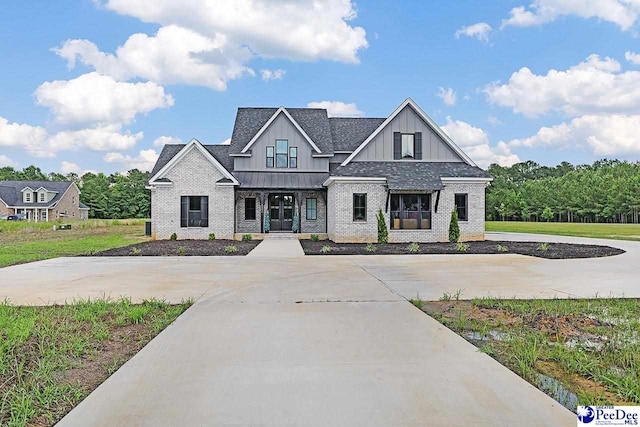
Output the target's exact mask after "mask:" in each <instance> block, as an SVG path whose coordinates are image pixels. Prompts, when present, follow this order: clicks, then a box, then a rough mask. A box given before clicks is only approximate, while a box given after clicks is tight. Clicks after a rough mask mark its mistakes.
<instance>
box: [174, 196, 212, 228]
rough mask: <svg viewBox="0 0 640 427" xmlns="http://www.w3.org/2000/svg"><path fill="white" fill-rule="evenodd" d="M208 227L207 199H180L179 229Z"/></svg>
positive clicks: (184, 197)
mask: <svg viewBox="0 0 640 427" xmlns="http://www.w3.org/2000/svg"><path fill="white" fill-rule="evenodd" d="M208 226H209V197H207V196H182V197H180V227H208Z"/></svg>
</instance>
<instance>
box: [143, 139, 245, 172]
mask: <svg viewBox="0 0 640 427" xmlns="http://www.w3.org/2000/svg"><path fill="white" fill-rule="evenodd" d="M185 145H186V144H166V145H165V146H164V147H162V151H161V152H160V155H159V156H158V161H156V164H155V165H154V166H153V170H152V171H151V176H155V174H157V173H158V171H159V170H160V169H162V168H163V167H164V166H165V165H166V164H167V163H169V160H171V159H173V157H174V156H175V155H176V154H178V152H179V151H180V150H182V149H183V148H184V146H185ZM203 147H204V148H206V150H207V151H208V152H209V153H211V155H212V156H213V157H214V158H215V159H216V160H217V161H219V162H220V163H221V164H222V166H224V168H225V169H226V170H227V171H229V172H231V171H232V170H233V157H229V146H228V145H222V144H212V145H203Z"/></svg>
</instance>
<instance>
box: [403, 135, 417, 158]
mask: <svg viewBox="0 0 640 427" xmlns="http://www.w3.org/2000/svg"><path fill="white" fill-rule="evenodd" d="M414 157H415V142H414V135H413V134H407V133H405V134H402V158H403V159H413V158H414Z"/></svg>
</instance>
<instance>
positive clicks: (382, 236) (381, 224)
mask: <svg viewBox="0 0 640 427" xmlns="http://www.w3.org/2000/svg"><path fill="white" fill-rule="evenodd" d="M387 242H389V230H387V223H386V222H385V220H384V215H383V214H382V209H378V243H387Z"/></svg>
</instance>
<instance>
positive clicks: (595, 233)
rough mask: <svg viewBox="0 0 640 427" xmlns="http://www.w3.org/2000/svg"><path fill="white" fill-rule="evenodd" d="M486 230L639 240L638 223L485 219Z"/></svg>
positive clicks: (639, 228)
mask: <svg viewBox="0 0 640 427" xmlns="http://www.w3.org/2000/svg"><path fill="white" fill-rule="evenodd" d="M486 230H487V231H506V232H512V233H534V234H555V235H561V236H578V237H595V238H600V239H618V240H638V241H640V224H582V223H567V222H521V221H487V223H486Z"/></svg>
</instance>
